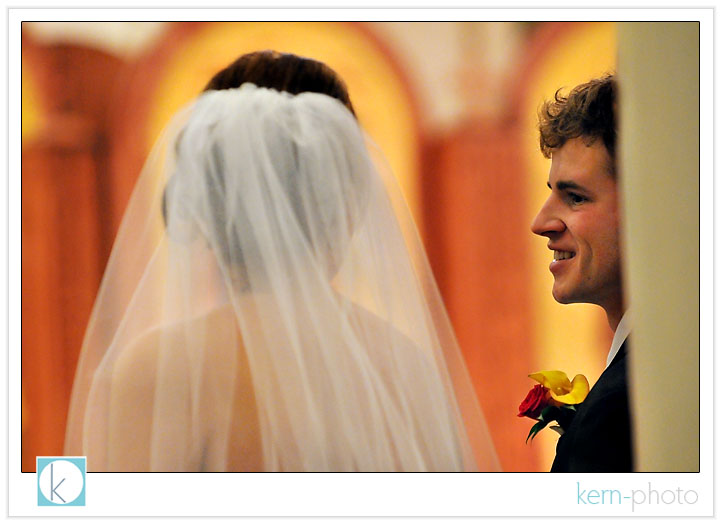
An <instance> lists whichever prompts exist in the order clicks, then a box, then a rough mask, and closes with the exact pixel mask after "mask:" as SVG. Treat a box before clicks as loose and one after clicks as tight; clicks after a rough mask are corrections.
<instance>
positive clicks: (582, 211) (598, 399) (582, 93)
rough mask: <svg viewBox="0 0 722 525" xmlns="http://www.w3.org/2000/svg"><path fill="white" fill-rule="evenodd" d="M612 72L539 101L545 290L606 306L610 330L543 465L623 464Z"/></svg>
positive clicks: (626, 429) (625, 414) (627, 452)
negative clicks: (604, 350) (548, 276)
mask: <svg viewBox="0 0 722 525" xmlns="http://www.w3.org/2000/svg"><path fill="white" fill-rule="evenodd" d="M616 93H617V86H616V80H615V78H614V76H613V75H607V76H604V77H602V78H599V79H595V80H592V81H590V82H587V83H586V84H582V85H579V86H577V87H576V88H574V89H573V90H571V92H570V93H569V94H568V95H566V96H562V95H561V94H560V91H557V93H556V95H555V96H554V99H553V100H551V101H548V102H546V103H545V104H544V105H543V106H542V108H541V110H540V112H539V132H540V146H541V151H542V153H543V155H544V156H545V157H547V158H551V169H550V170H549V179H548V182H547V186H549V188H550V190H551V194H550V196H549V197H548V199H547V200H546V202H545V203H544V205H543V206H542V208H541V209H540V210H539V213H538V215H537V216H536V218H535V219H534V221H533V223H532V225H531V229H532V231H533V232H534V233H535V234H537V235H541V236H543V237H547V238H548V239H549V242H548V244H547V246H548V248H549V249H550V250H552V251H553V253H554V256H553V260H552V263H551V265H550V266H549V270H550V271H551V273H552V274H553V276H554V285H553V287H552V295H553V296H554V299H556V300H557V301H558V302H559V303H562V304H570V303H591V304H596V305H599V306H601V307H602V308H603V309H604V311H605V312H606V314H607V320H608V322H609V326H610V328H611V329H612V331H614V339H613V341H612V346H611V348H610V351H609V355H608V357H607V368H606V369H605V370H604V372H603V373H602V375H601V376H600V378H599V380H598V381H597V382H596V384H595V385H594V387H593V388H592V389H591V391H590V392H589V395H588V396H587V398H586V399H585V400H584V402H583V403H582V404H581V405H580V406H579V407H578V410H577V413H576V415H575V417H574V420H573V421H572V423H571V425H570V426H569V427H568V428H567V430H566V432H565V433H564V434H563V435H562V436H561V437H560V439H559V441H558V443H557V450H556V457H555V459H554V463H553V465H552V469H551V470H552V472H631V471H632V465H633V460H632V447H631V435H630V417H629V404H628V398H627V365H626V353H627V351H628V344H627V343H626V339H627V337H628V335H629V332H630V328H631V327H630V325H629V319H628V316H626V315H625V307H626V305H625V299H624V291H623V289H622V278H621V272H620V267H621V260H620V258H621V253H620V229H619V212H618V204H617V164H616V119H615V110H616V102H615V99H616Z"/></svg>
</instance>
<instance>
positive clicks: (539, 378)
mask: <svg viewBox="0 0 722 525" xmlns="http://www.w3.org/2000/svg"><path fill="white" fill-rule="evenodd" d="M529 377H530V378H532V379H533V380H534V381H536V382H538V383H541V384H542V385H543V386H545V387H547V388H548V389H549V392H550V394H551V396H552V399H554V400H555V401H558V402H559V403H564V404H565V405H576V404H578V403H581V402H582V401H584V399H585V398H586V397H587V394H588V393H589V381H587V378H586V377H584V376H583V375H582V374H577V375H576V376H574V379H572V380H571V381H569V378H568V377H567V375H566V374H565V373H564V372H561V371H559V370H544V371H542V372H536V373H534V374H529Z"/></svg>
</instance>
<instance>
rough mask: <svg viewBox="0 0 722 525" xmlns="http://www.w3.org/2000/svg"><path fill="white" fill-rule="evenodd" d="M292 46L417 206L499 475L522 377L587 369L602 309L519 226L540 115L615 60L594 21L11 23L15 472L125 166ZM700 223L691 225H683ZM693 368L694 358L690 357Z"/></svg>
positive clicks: (541, 188) (514, 431)
mask: <svg viewBox="0 0 722 525" xmlns="http://www.w3.org/2000/svg"><path fill="white" fill-rule="evenodd" d="M259 49H275V50H277V51H281V52H291V53H295V54H300V55H304V56H309V57H313V58H315V59H318V60H321V61H323V62H326V63H327V64H328V65H330V66H331V67H332V68H333V69H335V70H336V71H337V72H338V73H339V74H340V75H341V77H343V78H344V79H345V80H346V82H347V84H348V87H349V91H350V94H351V99H352V101H353V104H354V106H355V108H356V112H357V114H358V116H359V120H360V122H361V124H362V126H363V127H364V128H365V129H366V130H367V132H368V133H369V134H370V135H371V136H372V138H373V139H374V140H375V141H376V142H378V143H379V144H380V146H381V148H382V150H383V151H384V152H385V154H386V156H387V158H388V159H389V161H390V164H391V166H392V168H393V170H394V173H395V174H396V176H397V178H398V180H399V183H400V185H401V187H402V190H403V192H404V194H405V196H406V199H407V202H408V204H409V207H410V208H411V210H412V212H413V214H414V217H415V218H416V221H417V224H418V227H419V229H420V231H421V235H422V238H423V241H424V243H425V246H426V248H427V251H428V254H429V259H430V261H431V265H432V268H433V270H434V273H435V275H436V278H437V280H438V284H439V287H440V290H441V293H442V296H443V298H444V300H445V303H446V306H447V308H448V310H449V314H450V317H451V320H452V323H453V326H454V328H455V330H456V334H457V337H458V340H459V343H460V346H461V348H462V351H463V354H464V357H465V359H466V362H467V364H468V367H469V370H470V373H471V376H472V379H473V381H474V384H475V387H476V392H477V395H478V398H479V401H480V403H481V406H482V408H483V411H484V413H485V416H486V418H487V422H488V425H489V427H490V430H491V433H492V437H493V439H494V442H495V445H496V447H497V449H498V451H499V456H500V460H501V464H502V467H503V469H504V470H506V471H547V470H548V469H549V468H550V466H551V462H552V459H553V456H554V447H555V443H556V438H557V435H556V434H555V433H554V432H551V431H547V432H542V433H541V434H539V436H538V437H537V438H536V439H535V440H534V441H533V443H529V444H525V442H524V440H525V438H526V436H527V433H528V431H529V428H530V427H531V425H532V423H533V422H532V421H531V420H529V419H522V418H518V417H517V412H518V406H519V403H520V402H521V400H522V399H523V398H524V397H525V395H526V393H527V391H528V390H529V389H530V388H531V387H532V386H533V384H534V382H533V381H532V380H530V379H528V377H527V375H528V374H529V373H531V372H535V371H537V370H542V369H559V370H563V371H565V372H567V373H568V375H569V376H570V377H572V376H573V375H575V374H577V373H583V374H585V375H586V376H587V377H588V378H589V380H590V382H591V383H592V384H593V383H594V382H595V381H596V380H597V378H598V377H599V375H600V374H601V372H602V370H603V367H604V364H605V359H606V354H607V352H608V348H609V344H610V341H611V336H612V334H611V332H610V330H609V328H608V326H607V323H606V317H605V316H604V313H603V311H602V310H601V309H599V308H597V307H594V306H589V305H571V306H561V305H558V304H556V303H555V302H554V300H553V299H552V297H551V284H552V276H551V274H550V273H549V271H548V269H547V267H548V265H549V263H550V262H551V258H552V257H551V253H550V252H549V251H548V249H547V248H546V239H543V238H539V237H536V238H535V236H534V235H532V233H531V232H530V230H529V225H530V223H531V221H532V218H533V217H534V215H535V213H536V210H537V209H538V208H539V207H540V206H541V204H542V203H543V201H544V200H545V198H546V196H547V192H548V189H547V188H546V180H547V173H548V169H549V161H548V160H546V159H544V158H543V157H542V156H541V154H540V153H539V149H538V144H537V141H538V139H537V133H536V128H535V124H536V110H537V108H538V106H539V105H540V103H541V102H542V101H543V99H545V98H550V97H552V96H553V95H554V92H555V91H556V89H557V88H565V89H569V88H571V87H573V86H575V85H577V84H579V83H582V82H585V81H587V80H589V79H590V78H592V77H596V76H600V75H602V74H604V73H606V72H613V71H615V70H616V69H617V56H618V48H617V27H616V25H615V24H613V23H606V22H605V23H597V22H538V23H533V22H443V23H441V22H394V23H384V22H370V23H365V22H287V23H283V22H106V23H91V22H82V23H80V22H77V23H76V22H42V23H41V22H34V23H32V22H25V23H23V27H22V402H23V416H22V470H23V471H24V472H32V471H34V469H35V456H38V455H46V456H49V455H60V454H62V450H63V438H64V427H65V418H66V413H67V406H68V400H69V396H70V390H71V387H72V382H73V375H74V372H75V366H76V363H77V356H78V353H79V350H80V347H81V344H82V338H83V334H84V330H85V325H86V323H87V320H88V317H89V315H90V311H91V308H92V305H93V301H94V298H95V294H96V292H97V289H98V287H99V284H100V280H101V277H102V274H103V270H104V267H105V264H106V261H107V259H108V256H109V254H110V250H111V247H112V243H113V239H114V236H115V233H116V231H117V229H118V226H119V223H120V220H121V218H122V215H123V211H124V208H125V205H126V203H127V201H128V199H129V197H130V193H131V191H132V188H133V185H134V183H135V180H136V177H137V176H138V174H139V172H140V169H141V167H142V165H143V162H144V159H145V157H146V155H147V153H148V151H149V150H150V147H151V146H152V144H153V142H154V140H155V138H156V137H157V135H158V133H159V132H160V130H161V129H162V127H163V125H164V124H165V122H166V121H167V120H168V119H169V118H170V116H171V115H172V114H173V113H174V112H175V111H176V110H177V109H179V108H180V106H182V105H183V104H184V103H186V102H188V101H190V100H191V99H192V98H193V97H194V96H196V95H197V94H198V93H199V92H200V90H201V89H202V88H203V86H204V85H205V84H206V82H207V81H208V80H209V79H210V77H211V76H212V75H213V74H214V73H215V72H216V71H217V70H219V69H221V68H223V67H225V66H226V65H228V64H229V63H230V62H232V61H233V60H234V59H235V58H237V57H238V56H240V55H241V54H243V53H246V52H250V51H255V50H259ZM697 228H698V226H697ZM697 367H698V365H697Z"/></svg>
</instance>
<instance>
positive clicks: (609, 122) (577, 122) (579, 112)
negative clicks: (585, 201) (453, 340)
mask: <svg viewBox="0 0 722 525" xmlns="http://www.w3.org/2000/svg"><path fill="white" fill-rule="evenodd" d="M616 96H617V82H616V79H615V77H614V75H611V74H607V75H605V76H603V77H601V78H596V79H593V80H590V81H589V82H587V83H586V84H581V85H579V86H577V87H575V88H574V89H572V90H571V91H570V92H569V94H568V95H567V96H563V95H562V94H561V89H558V90H557V92H556V93H555V94H554V100H548V101H546V102H544V104H543V105H542V107H541V108H540V110H539V145H540V147H541V151H542V154H543V155H544V156H545V157H546V158H551V155H552V152H553V151H554V150H555V149H558V148H561V147H562V146H563V145H564V143H565V142H566V141H567V140H570V139H575V138H579V137H581V138H583V139H584V140H585V143H586V144H587V145H591V144H593V143H594V142H595V141H596V140H598V139H601V140H602V142H603V144H604V147H605V148H607V152H608V153H609V156H610V158H611V159H612V164H613V165H612V166H611V168H612V169H611V171H612V173H616V169H615V168H616V162H615V153H616V142H617V127H616V119H615V115H614V114H615V109H616V108H615V103H616Z"/></svg>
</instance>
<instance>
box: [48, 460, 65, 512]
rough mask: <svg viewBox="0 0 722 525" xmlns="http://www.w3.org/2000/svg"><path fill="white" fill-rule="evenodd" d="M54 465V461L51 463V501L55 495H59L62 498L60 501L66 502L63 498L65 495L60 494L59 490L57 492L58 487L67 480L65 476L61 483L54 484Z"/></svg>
mask: <svg viewBox="0 0 722 525" xmlns="http://www.w3.org/2000/svg"><path fill="white" fill-rule="evenodd" d="M54 466H55V465H54V464H52V463H51V464H50V501H53V497H54V496H57V497H58V498H60V501H62V502H63V503H65V500H64V499H63V497H62V496H61V495H60V494H58V492H57V491H58V487H59V486H60V485H62V484H63V481H65V478H63V479H61V480H60V483H58V484H57V485H55V486H53V475H54V472H53V467H54Z"/></svg>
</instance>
